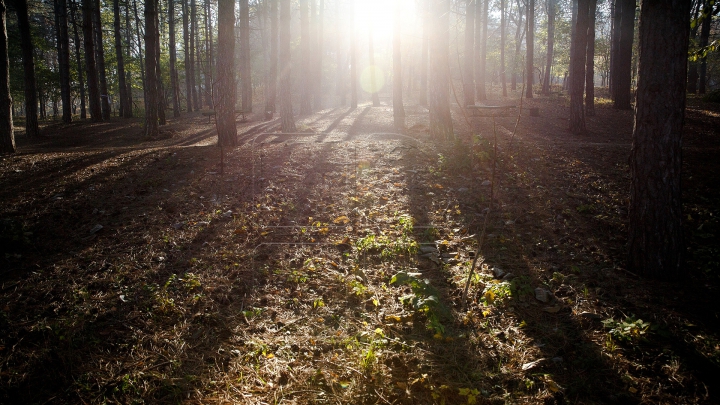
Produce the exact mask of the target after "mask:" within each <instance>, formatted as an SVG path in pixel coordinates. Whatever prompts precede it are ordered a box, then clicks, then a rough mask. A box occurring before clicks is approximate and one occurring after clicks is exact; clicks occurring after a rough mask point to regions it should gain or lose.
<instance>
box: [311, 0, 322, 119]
mask: <svg viewBox="0 0 720 405" xmlns="http://www.w3.org/2000/svg"><path fill="white" fill-rule="evenodd" d="M313 1H314V0H313ZM324 29H325V0H320V4H319V6H318V16H317V48H316V49H315V52H314V55H315V101H314V102H313V105H314V106H315V110H316V111H317V110H321V109H322V108H323V105H322V57H323V45H324V44H323V41H324ZM313 38H315V37H314V36H313Z"/></svg>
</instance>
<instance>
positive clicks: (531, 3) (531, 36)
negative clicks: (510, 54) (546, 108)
mask: <svg viewBox="0 0 720 405" xmlns="http://www.w3.org/2000/svg"><path fill="white" fill-rule="evenodd" d="M526 35H527V36H526V37H525V40H526V56H525V62H526V68H525V77H526V80H527V85H526V86H525V98H533V78H534V76H535V67H534V63H533V62H534V61H535V0H528V6H527V34H526Z"/></svg>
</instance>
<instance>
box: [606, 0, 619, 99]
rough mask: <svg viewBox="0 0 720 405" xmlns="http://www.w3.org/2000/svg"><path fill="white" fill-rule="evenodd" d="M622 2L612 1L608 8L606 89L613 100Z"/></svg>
mask: <svg viewBox="0 0 720 405" xmlns="http://www.w3.org/2000/svg"><path fill="white" fill-rule="evenodd" d="M622 1H623V0H612V4H611V7H610V15H611V21H610V22H611V26H610V76H609V77H608V81H609V83H608V87H609V89H610V97H611V98H612V99H613V100H615V86H616V85H617V84H616V82H617V66H616V65H615V64H616V63H617V60H618V51H619V49H620V25H621V22H622V3H621V2H622Z"/></svg>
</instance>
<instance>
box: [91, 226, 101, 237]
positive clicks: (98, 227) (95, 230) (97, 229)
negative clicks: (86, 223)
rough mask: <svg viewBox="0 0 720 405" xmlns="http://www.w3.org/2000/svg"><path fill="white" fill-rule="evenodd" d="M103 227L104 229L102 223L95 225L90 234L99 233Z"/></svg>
mask: <svg viewBox="0 0 720 405" xmlns="http://www.w3.org/2000/svg"><path fill="white" fill-rule="evenodd" d="M101 229H103V226H102V225H100V224H97V225H95V226H93V227H92V229H91V230H90V235H93V234H95V233H97V232H98V231H99V230H101Z"/></svg>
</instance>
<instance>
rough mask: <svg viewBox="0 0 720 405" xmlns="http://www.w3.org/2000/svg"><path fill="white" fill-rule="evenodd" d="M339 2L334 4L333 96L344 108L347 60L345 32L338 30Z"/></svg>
mask: <svg viewBox="0 0 720 405" xmlns="http://www.w3.org/2000/svg"><path fill="white" fill-rule="evenodd" d="M340 16H341V14H340V2H339V1H336V2H335V59H336V61H335V63H336V65H337V70H336V71H335V76H336V77H335V94H336V95H337V96H338V105H339V106H341V107H344V106H345V102H346V101H347V100H346V98H347V87H346V86H345V84H346V80H345V74H346V73H347V65H348V64H347V58H343V55H346V54H345V48H344V47H343V38H344V37H343V33H344V32H345V30H343V29H341V28H340Z"/></svg>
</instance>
